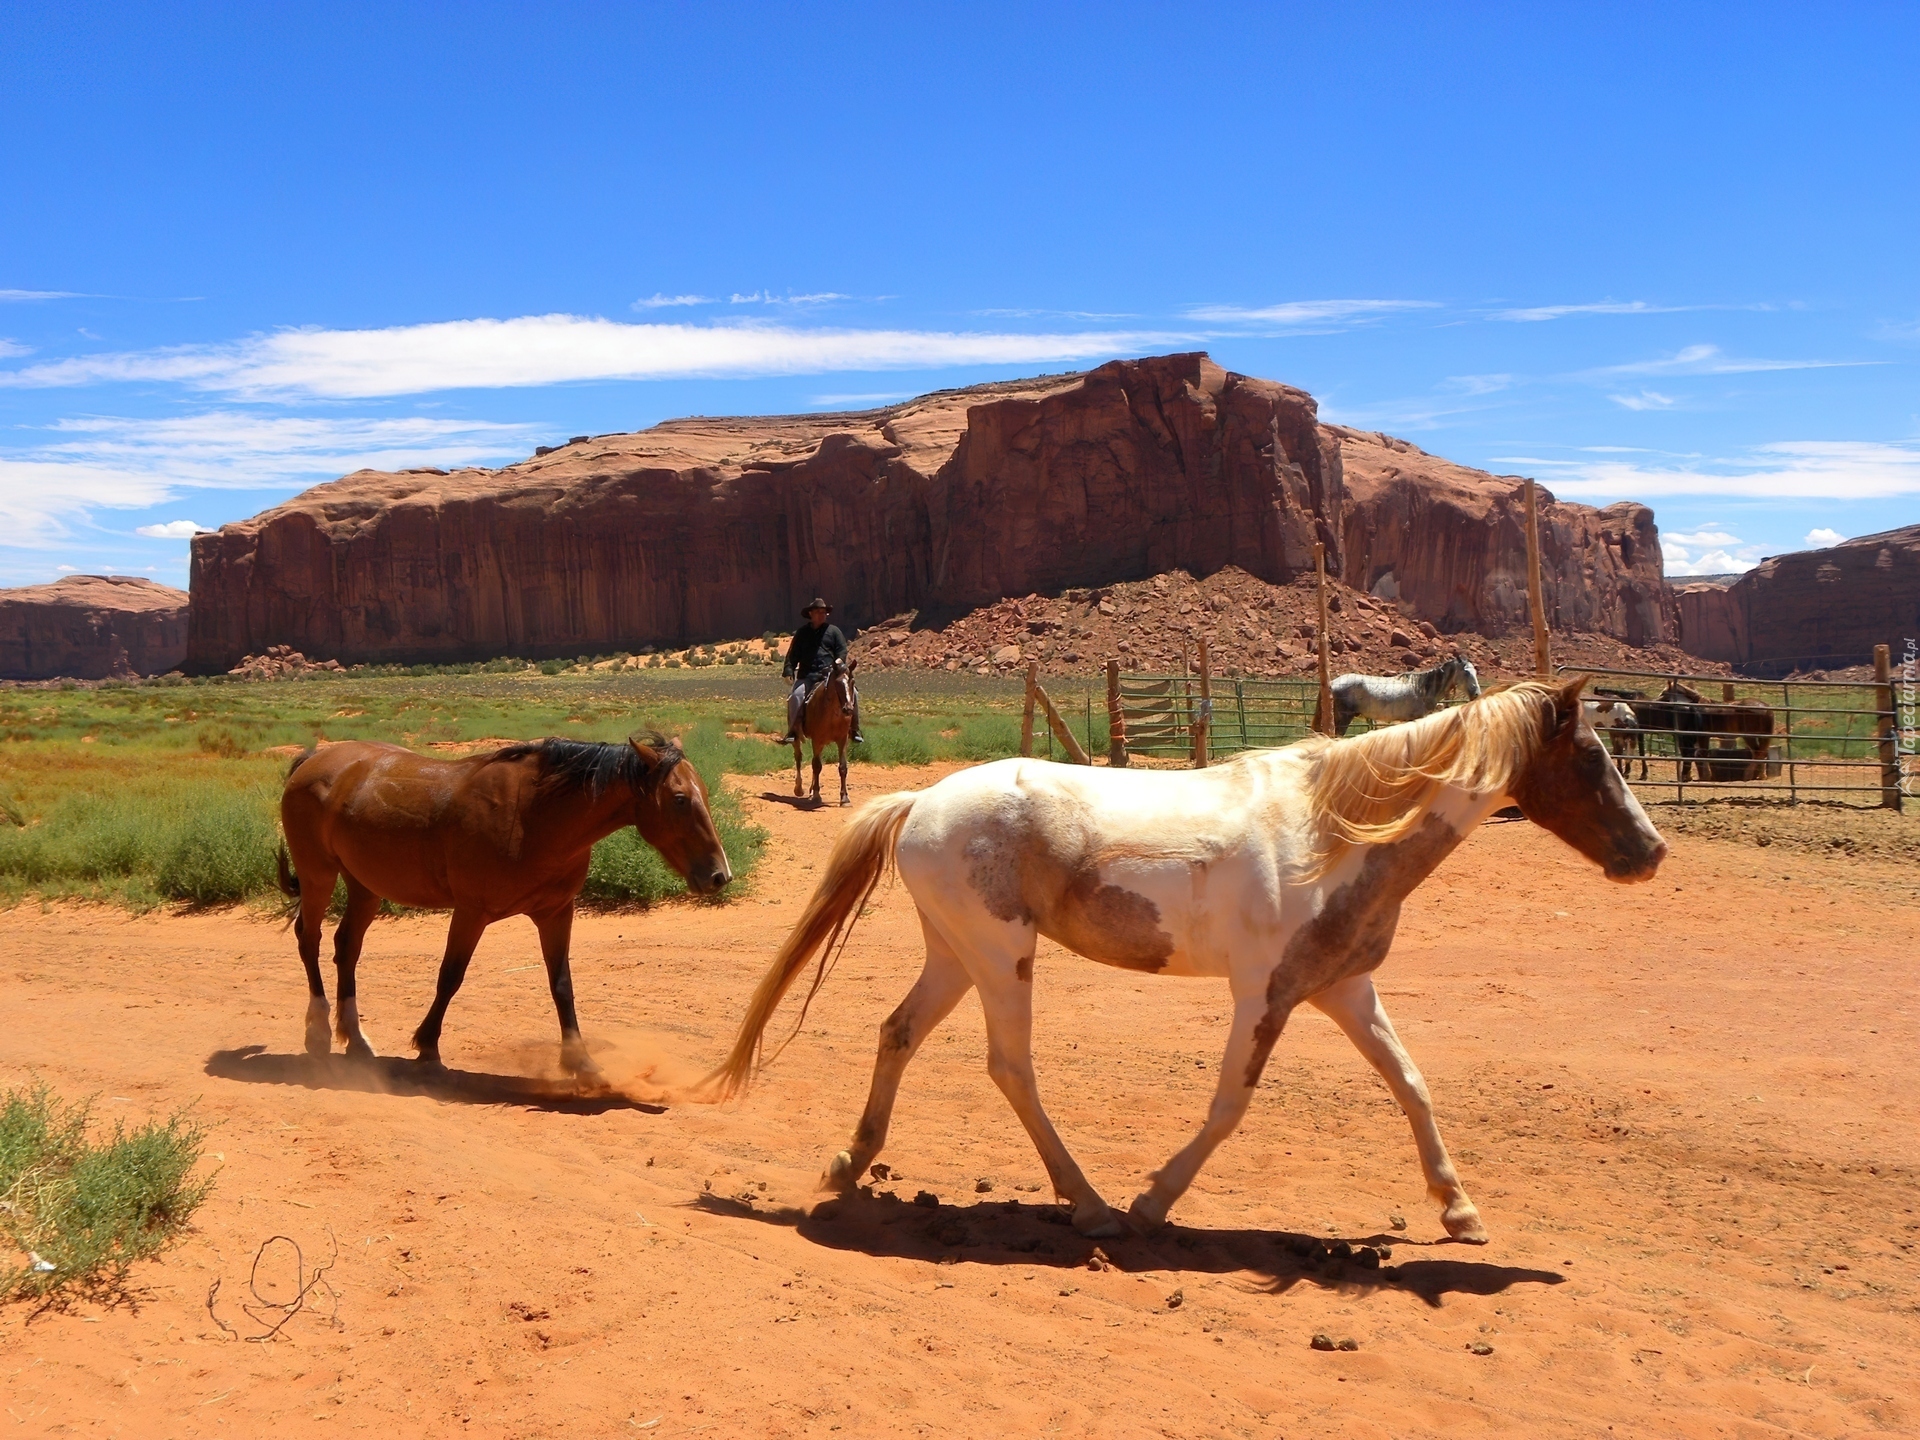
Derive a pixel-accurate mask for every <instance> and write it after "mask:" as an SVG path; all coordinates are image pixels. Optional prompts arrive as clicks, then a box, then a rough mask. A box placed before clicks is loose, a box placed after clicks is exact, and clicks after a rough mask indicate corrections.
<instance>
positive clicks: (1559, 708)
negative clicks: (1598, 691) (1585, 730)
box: [1546, 675, 1593, 740]
mask: <svg viewBox="0 0 1920 1440" xmlns="http://www.w3.org/2000/svg"><path fill="white" fill-rule="evenodd" d="M1592 678H1593V677H1592V676H1591V675H1575V676H1574V677H1573V678H1572V679H1571V680H1568V681H1567V682H1566V683H1565V684H1563V685H1559V686H1556V687H1555V688H1554V691H1553V695H1552V697H1551V698H1550V699H1549V700H1548V702H1547V716H1546V719H1547V738H1548V739H1550V740H1551V739H1555V738H1557V737H1559V736H1561V735H1564V734H1566V733H1567V732H1568V731H1569V730H1571V729H1572V728H1573V727H1574V726H1575V725H1577V724H1579V723H1580V692H1581V691H1583V690H1585V689H1586V688H1587V681H1589V680H1591V679H1592Z"/></svg>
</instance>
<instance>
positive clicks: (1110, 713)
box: [1107, 660, 1127, 770]
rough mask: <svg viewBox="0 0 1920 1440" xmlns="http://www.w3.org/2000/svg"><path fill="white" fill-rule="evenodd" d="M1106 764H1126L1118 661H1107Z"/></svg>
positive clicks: (1125, 725)
mask: <svg viewBox="0 0 1920 1440" xmlns="http://www.w3.org/2000/svg"><path fill="white" fill-rule="evenodd" d="M1107 764H1109V765H1111V766H1112V767H1113V768H1114V769H1116V770H1124V769H1125V768H1126V765H1127V712H1126V710H1125V709H1124V708H1122V706H1121V704H1120V662H1119V661H1118V660H1109V661H1107Z"/></svg>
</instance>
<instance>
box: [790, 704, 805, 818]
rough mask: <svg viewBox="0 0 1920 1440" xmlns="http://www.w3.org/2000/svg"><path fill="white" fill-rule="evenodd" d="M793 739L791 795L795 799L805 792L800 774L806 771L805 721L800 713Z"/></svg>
mask: <svg viewBox="0 0 1920 1440" xmlns="http://www.w3.org/2000/svg"><path fill="white" fill-rule="evenodd" d="M793 734H794V740H793V795H794V798H795V799H796V800H797V799H799V798H800V797H801V796H803V795H805V794H806V793H807V786H806V782H805V781H804V780H802V779H801V776H802V775H804V774H805V773H806V764H807V722H806V717H805V715H802V716H801V718H800V721H799V723H798V724H797V725H796V726H795V728H794V732H793Z"/></svg>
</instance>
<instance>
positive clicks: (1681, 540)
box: [1661, 530, 1741, 549]
mask: <svg viewBox="0 0 1920 1440" xmlns="http://www.w3.org/2000/svg"><path fill="white" fill-rule="evenodd" d="M1661 534H1662V536H1663V538H1665V539H1668V540H1671V541H1674V542H1675V543H1676V544H1680V545H1691V546H1695V547H1700V546H1704V547H1706V548H1708V549H1711V548H1712V547H1714V546H1715V545H1738V544H1740V543H1741V541H1740V537H1739V536H1738V535H1729V534H1728V533H1727V532H1726V531H1724V530H1694V531H1690V532H1684V533H1683V532H1681V531H1679V530H1671V531H1662V532H1661Z"/></svg>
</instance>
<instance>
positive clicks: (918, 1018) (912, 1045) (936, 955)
mask: <svg viewBox="0 0 1920 1440" xmlns="http://www.w3.org/2000/svg"><path fill="white" fill-rule="evenodd" d="M920 928H921V930H922V931H923V932H924V933H925V934H926V937H927V963H926V964H925V965H924V966H922V967H921V970H920V978H919V979H918V980H916V981H914V984H913V989H911V990H909V991H908V992H907V998H906V999H904V1000H902V1001H901V1002H900V1004H899V1007H898V1008H897V1009H895V1010H894V1012H893V1013H892V1014H891V1015H889V1016H888V1017H887V1018H886V1021H885V1022H884V1023H883V1024H882V1025H881V1026H880V1053H879V1054H878V1055H876V1056H875V1057H874V1061H873V1083H872V1084H871V1085H870V1086H869V1087H868V1088H867V1108H866V1109H865V1110H863V1111H862V1112H861V1113H860V1123H859V1125H857V1126H856V1127H854V1132H853V1140H852V1141H851V1143H849V1144H848V1146H847V1148H846V1149H844V1150H842V1151H841V1152H840V1153H839V1154H838V1155H835V1156H834V1157H833V1160H832V1162H831V1163H829V1164H828V1166H827V1173H826V1175H825V1176H824V1177H823V1178H822V1180H821V1185H822V1187H823V1188H825V1189H828V1190H842V1191H844V1190H851V1189H852V1188H853V1187H854V1186H855V1185H857V1184H859V1183H860V1177H861V1176H862V1175H864V1174H865V1173H866V1169H867V1166H868V1165H870V1164H872V1163H873V1158H874V1156H876V1155H878V1154H879V1153H880V1149H881V1147H882V1146H884V1145H885V1144H886V1143H887V1127H888V1126H889V1125H890V1124H891V1123H892V1121H893V1102H894V1097H895V1096H897V1095H898V1094H899V1093H900V1077H901V1076H902V1075H903V1074H905V1073H906V1068H907V1062H908V1061H909V1060H911V1059H913V1052H914V1051H916V1050H918V1049H919V1048H920V1044H921V1042H922V1041H923V1040H925V1039H926V1038H927V1036H928V1035H930V1034H931V1033H932V1032H933V1029H934V1027H935V1026H936V1025H938V1024H939V1023H940V1022H941V1021H942V1020H944V1019H946V1018H947V1016H948V1015H949V1014H951V1013H952V1012H953V1007H954V1006H955V1005H958V1004H959V1003H960V999H961V997H962V996H963V995H965V994H966V993H967V991H969V990H971V989H972V988H973V980H972V977H970V976H969V975H968V974H967V972H966V969H965V968H964V967H963V966H962V965H961V964H960V958H959V956H957V955H955V954H954V953H953V947H952V946H951V945H949V944H947V942H946V941H945V940H944V939H942V938H941V937H940V935H939V933H938V932H937V931H935V930H934V928H933V926H931V925H930V924H928V923H927V919H926V917H925V916H924V915H923V916H921V918H920Z"/></svg>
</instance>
